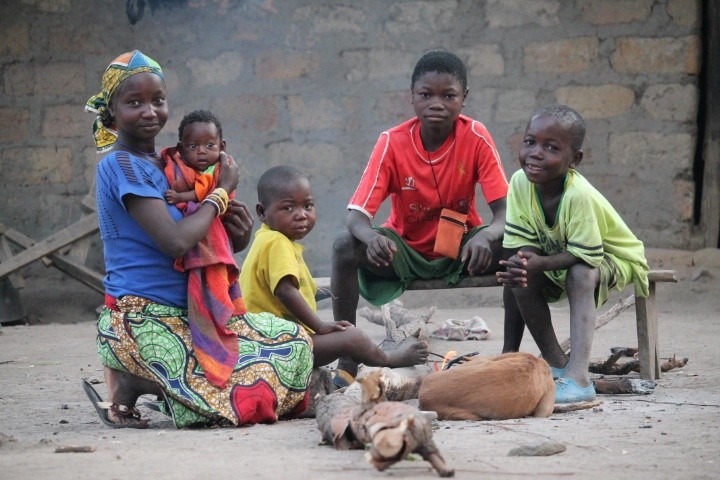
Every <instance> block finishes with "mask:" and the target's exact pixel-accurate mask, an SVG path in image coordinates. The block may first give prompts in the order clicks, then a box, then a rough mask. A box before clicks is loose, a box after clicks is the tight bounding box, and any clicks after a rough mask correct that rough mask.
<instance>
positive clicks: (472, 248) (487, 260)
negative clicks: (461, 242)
mask: <svg viewBox="0 0 720 480" xmlns="http://www.w3.org/2000/svg"><path fill="white" fill-rule="evenodd" d="M460 260H461V261H462V262H463V263H465V262H467V271H468V273H469V274H470V275H475V274H479V273H482V272H484V271H485V270H487V269H488V267H490V264H491V263H492V249H491V248H490V241H489V240H488V239H487V238H486V237H485V235H483V232H479V233H478V234H477V235H475V236H474V237H473V238H471V239H470V240H468V242H467V243H466V244H465V246H464V247H463V249H462V252H461V254H460Z"/></svg>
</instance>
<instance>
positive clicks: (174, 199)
mask: <svg viewBox="0 0 720 480" xmlns="http://www.w3.org/2000/svg"><path fill="white" fill-rule="evenodd" d="M164 196H165V201H166V202H167V203H168V204H170V205H175V204H176V203H178V200H179V198H178V193H177V192H176V191H175V190H166V191H165V195H164Z"/></svg>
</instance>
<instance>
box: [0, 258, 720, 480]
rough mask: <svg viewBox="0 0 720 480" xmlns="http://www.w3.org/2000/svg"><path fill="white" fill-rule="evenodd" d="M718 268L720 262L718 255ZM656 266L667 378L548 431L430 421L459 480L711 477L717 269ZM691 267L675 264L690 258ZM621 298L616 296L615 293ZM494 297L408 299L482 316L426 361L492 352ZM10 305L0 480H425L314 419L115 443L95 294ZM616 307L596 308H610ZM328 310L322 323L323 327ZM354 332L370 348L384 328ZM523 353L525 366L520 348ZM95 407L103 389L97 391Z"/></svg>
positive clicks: (530, 347) (436, 344)
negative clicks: (12, 318) (549, 450)
mask: <svg viewBox="0 0 720 480" xmlns="http://www.w3.org/2000/svg"><path fill="white" fill-rule="evenodd" d="M716 257H717V256H716ZM716 257H715V258H714V259H713V260H712V261H711V262H710V263H711V264H712V265H711V266H708V265H692V264H689V265H688V262H687V261H685V262H680V263H683V264H682V265H670V264H667V262H666V264H664V265H663V267H664V268H677V270H678V276H679V277H680V282H679V283H677V284H659V286H658V295H659V313H660V327H659V330H660V352H661V356H662V357H670V356H672V355H675V354H677V355H678V356H680V357H688V358H689V362H688V364H687V365H686V366H685V367H684V368H682V369H676V370H672V371H669V372H667V373H665V374H664V375H663V376H662V378H661V379H660V380H659V381H658V382H657V385H656V387H655V389H654V390H653V392H652V393H651V394H649V395H646V396H640V395H616V396H605V395H603V396H600V398H601V399H602V401H603V402H602V404H601V405H600V406H599V407H597V408H594V409H591V410H582V411H576V412H571V413H565V414H553V415H552V416H551V417H550V418H547V419H530V418H526V419H517V420H506V421H485V422H467V421H462V422H436V425H435V431H434V438H435V441H436V443H437V444H438V446H439V448H440V450H441V452H442V453H443V455H444V456H445V459H446V460H447V463H448V464H449V465H450V466H452V467H454V468H455V472H456V473H455V476H456V478H468V479H469V478H483V479H495V478H497V479H504V480H510V479H514V478H566V477H568V478H579V479H601V478H602V479H606V478H636V479H672V480H677V479H717V478H720V457H719V456H718V452H719V451H720V450H719V447H718V446H719V445H720V428H719V427H720V373H718V365H720V348H718V344H720V319H719V318H718V316H719V315H718V312H720V288H719V287H720V268H719V266H720V265H719V264H718V261H717V260H718V258H716ZM686 258H687V256H686ZM630 293H631V292H629V291H628V290H626V291H625V292H623V294H622V296H627V295H629V294H630ZM500 294H501V289H500V288H497V289H495V288H493V289H481V290H475V291H472V290H463V291H456V292H442V293H437V292H433V294H432V295H428V292H424V293H412V294H407V295H406V296H405V297H404V301H405V305H406V306H408V307H409V308H412V309H419V308H422V307H424V306H427V305H430V304H434V305H437V307H438V311H437V312H436V313H435V315H434V316H433V317H432V319H431V321H430V328H431V329H435V328H438V327H439V326H440V324H441V323H442V321H443V320H445V319H447V318H456V319H464V318H470V317H472V316H473V315H477V314H479V315H480V316H482V318H483V319H484V320H485V321H486V323H487V325H488V326H489V327H490V330H491V331H492V335H491V337H490V338H489V339H488V340H484V341H461V342H448V341H441V340H432V341H431V350H432V351H433V352H438V353H445V352H446V351H448V350H451V349H453V350H457V351H459V352H460V353H468V352H472V351H480V353H481V354H485V355H495V354H498V353H499V352H500V350H501V346H502V303H501V300H500ZM22 298H23V301H24V304H25V307H26V309H27V311H28V313H29V318H30V323H31V324H30V325H19V326H7V325H5V326H3V328H2V333H0V479H34V480H39V479H46V478H47V479H49V478H53V479H57V480H78V479H86V478H89V479H98V478H102V479H104V480H112V479H118V480H130V479H135V478H152V479H155V480H157V479H205V478H214V479H222V478H255V479H265V478H267V479H275V478H290V479H305V478H307V479H310V478H312V479H325V478H333V479H337V478H347V479H360V478H363V479H364V478H408V479H410V478H413V479H415V478H434V477H436V475H435V473H434V472H433V471H432V470H431V469H430V468H429V465H428V464H427V463H425V462H423V461H421V460H416V461H404V462H401V463H399V464H396V465H395V466H393V467H391V468H390V469H389V470H387V471H385V472H377V471H375V470H374V469H373V468H372V467H371V466H370V465H369V464H368V463H366V461H365V460H364V456H363V452H362V451H336V450H335V449H334V448H332V447H330V446H326V445H320V434H319V431H318V430H317V427H316V424H315V420H314V419H304V420H293V421H287V422H280V423H277V424H275V425H256V426H252V427H247V428H240V429H203V430H176V429H175V428H174V427H173V426H172V423H171V422H170V421H169V420H167V419H166V418H165V417H163V416H161V415H160V414H157V413H154V412H152V411H150V410H147V409H143V415H146V416H149V417H150V418H151V420H152V424H151V428H150V429H148V430H129V429H126V430H114V429H109V428H107V427H105V426H104V425H103V424H102V423H100V421H99V419H98V416H97V415H96V413H95V410H94V409H93V408H92V406H91V404H90V402H89V401H88V399H87V397H86V396H85V394H84V392H83V390H82V388H81V386H80V380H81V379H82V378H89V379H98V380H101V379H102V370H101V368H100V363H99V360H98V357H97V354H96V351H95V342H94V338H95V322H94V320H95V309H96V307H97V306H98V305H99V304H100V303H101V301H102V299H101V298H100V296H99V295H98V294H96V293H94V292H92V291H90V290H89V289H87V288H86V287H84V286H82V285H80V284H79V283H77V282H75V281H74V280H72V279H68V278H66V277H62V276H61V275H60V274H58V273H54V272H51V271H41V272H39V274H38V275H37V276H35V277H31V278H27V286H26V288H25V289H23V290H22ZM619 298H620V295H617V296H615V297H613V298H611V300H610V301H609V302H608V304H607V307H609V306H611V305H613V304H614V303H615V302H616V301H617V299H619ZM326 303H327V301H323V302H321V304H320V308H321V311H320V313H321V315H322V316H323V318H325V319H330V318H331V313H330V310H329V305H327V304H326ZM553 315H554V323H555V325H556V328H557V330H558V336H559V337H560V338H566V337H567V335H568V325H567V324H568V321H567V319H568V309H567V305H566V304H561V305H558V306H557V307H554V308H553ZM634 318H635V317H634V312H633V311H632V309H631V310H629V311H626V312H624V313H623V314H621V315H620V316H619V317H617V318H616V319H614V320H613V321H611V322H610V323H609V324H607V325H606V326H604V327H602V328H601V329H599V330H597V332H596V335H595V341H594V344H593V356H594V357H596V358H598V359H599V358H603V357H606V356H607V355H608V354H609V349H610V348H611V347H615V346H636V345H637V340H636V334H635V322H634ZM358 323H359V325H360V326H361V327H362V328H365V329H366V331H368V332H369V333H370V334H371V335H372V336H373V338H377V340H378V341H380V340H381V339H382V337H383V335H384V331H383V329H382V328H381V327H379V326H376V325H373V324H369V323H368V322H366V321H364V320H363V319H360V320H359V322H358ZM526 337H527V338H526V339H525V341H524V343H523V350H525V351H529V352H533V353H537V349H536V348H535V346H534V344H533V343H532V339H531V338H530V337H529V335H526ZM97 388H98V391H99V392H100V393H101V395H105V393H106V390H105V388H104V385H102V384H101V385H98V386H97ZM548 440H550V441H554V442H560V443H562V444H563V445H565V446H566V450H565V451H564V452H562V453H560V454H556V455H552V456H547V457H515V456H512V457H511V456H508V452H509V451H510V450H511V449H513V448H515V447H517V446H520V445H526V444H536V443H539V442H543V441H548ZM62 446H79V447H92V448H91V449H94V451H92V452H90V453H55V450H56V449H57V448H58V447H62Z"/></svg>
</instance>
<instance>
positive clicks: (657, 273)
mask: <svg viewBox="0 0 720 480" xmlns="http://www.w3.org/2000/svg"><path fill="white" fill-rule="evenodd" d="M648 279H649V280H650V282H677V281H678V279H677V275H676V272H675V270H650V273H649V274H648ZM315 283H316V284H317V286H318V288H322V289H329V288H330V277H317V278H315ZM501 286H502V285H500V284H499V283H498V281H497V279H496V278H495V275H480V276H477V277H465V278H463V279H462V280H460V283H458V284H457V285H455V286H454V287H448V286H447V284H446V283H445V281H444V280H443V279H441V278H434V279H431V280H413V282H412V283H410V286H409V287H408V290H445V289H449V288H482V287H501Z"/></svg>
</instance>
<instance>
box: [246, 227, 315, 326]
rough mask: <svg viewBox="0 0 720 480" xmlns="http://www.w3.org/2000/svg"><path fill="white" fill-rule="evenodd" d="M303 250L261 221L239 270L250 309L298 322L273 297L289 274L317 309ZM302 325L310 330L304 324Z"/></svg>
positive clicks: (313, 307) (306, 299)
mask: <svg viewBox="0 0 720 480" xmlns="http://www.w3.org/2000/svg"><path fill="white" fill-rule="evenodd" d="M304 249H305V247H303V246H302V245H300V244H299V243H295V242H294V241H292V240H290V239H289V238H287V237H286V236H285V235H283V234H282V233H280V232H277V231H275V230H271V229H270V228H269V227H268V226H267V225H265V224H264V223H263V224H262V225H261V226H260V229H259V230H258V231H257V232H255V239H254V240H253V243H252V245H251V246H250V250H249V251H248V254H247V257H246V258H245V261H244V262H243V265H242V270H241V271H240V289H241V290H242V295H243V299H244V300H245V305H246V306H247V309H248V311H249V312H252V313H260V312H270V313H272V314H274V315H275V316H277V317H281V318H285V319H287V320H292V321H294V322H298V320H297V319H296V318H294V317H293V315H292V314H291V313H290V312H289V311H288V310H287V308H285V306H284V305H283V304H282V302H281V301H280V300H279V299H278V298H277V297H276V296H275V288H277V285H278V283H279V282H280V280H281V279H283V278H284V277H286V276H288V275H290V276H291V277H293V280H294V282H295V285H297V286H298V288H299V290H300V294H301V295H302V296H303V298H304V299H305V301H306V302H307V304H308V305H309V306H310V308H311V309H312V310H313V311H314V312H315V311H317V303H316V302H315V292H316V291H317V285H316V284H315V280H314V279H313V278H312V275H311V274H310V270H308V268H307V265H306V264H305V260H304V259H303V256H302V252H303V250H304ZM298 323H301V322H298ZM303 327H305V328H306V329H307V330H308V331H310V329H309V328H307V326H305V325H303ZM311 333H314V332H311Z"/></svg>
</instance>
